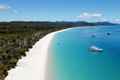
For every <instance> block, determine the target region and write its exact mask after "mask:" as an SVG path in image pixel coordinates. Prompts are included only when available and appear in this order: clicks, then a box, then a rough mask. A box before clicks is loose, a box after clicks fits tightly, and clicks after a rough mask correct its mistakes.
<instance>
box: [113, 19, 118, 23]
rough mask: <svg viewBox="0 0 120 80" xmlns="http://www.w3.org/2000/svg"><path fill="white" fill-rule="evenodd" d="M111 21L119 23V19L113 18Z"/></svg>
mask: <svg viewBox="0 0 120 80" xmlns="http://www.w3.org/2000/svg"><path fill="white" fill-rule="evenodd" d="M111 22H113V23H120V19H113V20H112V21H111Z"/></svg>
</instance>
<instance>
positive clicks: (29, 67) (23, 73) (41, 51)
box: [5, 28, 71, 80]
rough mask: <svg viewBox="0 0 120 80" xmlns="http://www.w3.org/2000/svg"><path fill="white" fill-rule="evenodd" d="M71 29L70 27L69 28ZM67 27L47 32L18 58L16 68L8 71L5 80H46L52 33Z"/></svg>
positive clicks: (54, 33)
mask: <svg viewBox="0 0 120 80" xmlns="http://www.w3.org/2000/svg"><path fill="white" fill-rule="evenodd" d="M69 29H71V28H69ZM66 30H68V29H64V30H60V31H56V32H52V33H49V34H48V35H46V36H45V37H43V38H42V39H40V40H39V41H38V42H36V44H35V45H34V46H33V48H32V49H30V50H29V51H28V52H26V55H27V56H26V57H23V58H22V59H20V60H19V61H18V63H17V66H16V68H14V69H11V70H10V71H8V76H7V77H6V78H5V80H46V78H45V76H46V67H47V62H48V60H47V58H48V50H49V46H50V43H51V41H52V39H53V38H54V35H56V34H57V33H59V32H63V31H66Z"/></svg>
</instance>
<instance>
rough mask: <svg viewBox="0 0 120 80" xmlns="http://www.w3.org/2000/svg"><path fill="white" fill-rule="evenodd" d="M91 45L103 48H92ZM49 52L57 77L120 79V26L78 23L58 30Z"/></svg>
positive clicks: (65, 78) (67, 79)
mask: <svg viewBox="0 0 120 80" xmlns="http://www.w3.org/2000/svg"><path fill="white" fill-rule="evenodd" d="M107 32H110V33H111V35H107V34H106V33H107ZM92 34H94V35H96V37H94V38H93V37H91V35H92ZM92 45H95V46H98V47H100V48H103V49H104V51H103V52H101V53H95V52H91V51H89V47H90V46H92ZM50 53H51V55H52V60H53V61H52V64H51V66H52V70H53V71H54V80H120V26H98V27H92V28H90V27H84V28H79V27H78V28H73V29H71V30H68V31H64V32H62V33H58V34H57V35H55V37H54V40H53V41H52V45H51V52H50Z"/></svg>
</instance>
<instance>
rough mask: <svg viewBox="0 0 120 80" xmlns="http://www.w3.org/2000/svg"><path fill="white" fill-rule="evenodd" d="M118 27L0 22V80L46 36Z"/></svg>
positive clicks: (96, 24) (44, 22)
mask: <svg viewBox="0 0 120 80" xmlns="http://www.w3.org/2000/svg"><path fill="white" fill-rule="evenodd" d="M100 25H105V26H107V25H108V26H110V25H119V24H115V23H110V22H93V23H90V22H85V21H77V22H70V21H66V22H65V21H62V22H47V21H43V22H39V21H38V22H37V21H34V22H33V21H11V22H0V80H4V79H5V77H6V76H7V75H8V72H7V71H8V70H10V69H12V68H14V67H15V66H16V63H17V62H18V60H19V59H21V57H22V56H26V54H25V52H26V51H28V50H29V48H32V46H33V45H34V44H35V43H36V42H37V41H38V40H39V39H40V38H42V37H44V36H45V35H46V34H48V33H50V32H53V31H57V30H61V29H66V28H72V27H78V26H79V27H80V26H81V27H84V26H91V27H92V26H100Z"/></svg>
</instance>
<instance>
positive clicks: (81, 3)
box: [0, 0, 120, 22]
mask: <svg viewBox="0 0 120 80" xmlns="http://www.w3.org/2000/svg"><path fill="white" fill-rule="evenodd" d="M119 8H120V0H0V21H21V20H24V21H90V22H91V21H114V22H120V10H119Z"/></svg>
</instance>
